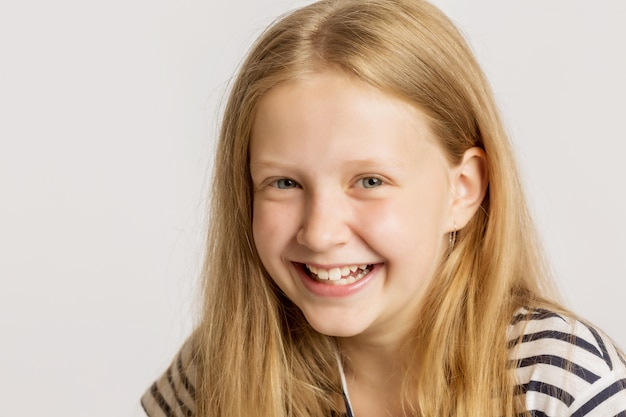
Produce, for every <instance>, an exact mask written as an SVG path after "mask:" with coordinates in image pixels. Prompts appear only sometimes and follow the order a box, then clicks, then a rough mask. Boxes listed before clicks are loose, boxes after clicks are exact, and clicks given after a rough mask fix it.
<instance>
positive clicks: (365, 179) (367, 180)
mask: <svg viewBox="0 0 626 417" xmlns="http://www.w3.org/2000/svg"><path fill="white" fill-rule="evenodd" d="M372 181H374V182H375V184H371V182H372ZM359 183H360V184H362V187H363V188H368V189H370V188H377V187H380V186H381V185H383V184H384V183H385V181H383V180H382V179H380V178H378V177H362V178H359V180H358V181H357V184H359ZM368 183H369V184H368ZM366 184H367V185H366Z"/></svg>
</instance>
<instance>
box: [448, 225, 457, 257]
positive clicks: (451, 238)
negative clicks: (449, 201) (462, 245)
mask: <svg viewBox="0 0 626 417" xmlns="http://www.w3.org/2000/svg"><path fill="white" fill-rule="evenodd" d="M455 243H456V222H454V230H453V231H451V232H450V236H448V245H449V247H450V252H452V250H453V249H454V244H455Z"/></svg>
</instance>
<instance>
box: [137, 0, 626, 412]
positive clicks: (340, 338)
mask: <svg viewBox="0 0 626 417" xmlns="http://www.w3.org/2000/svg"><path fill="white" fill-rule="evenodd" d="M206 259H207V260H206V267H205V270H204V277H205V281H204V282H205V304H204V316H203V319H202V321H201V322H200V324H199V326H198V328H197V329H196V331H195V332H194V334H193V335H192V336H191V338H190V339H189V340H188V342H187V343H186V344H185V345H184V346H183V348H182V350H181V351H180V353H179V354H178V356H177V357H176V359H175V361H174V363H173V364H172V366H171V367H170V369H168V370H167V372H166V373H165V375H164V376H163V377H162V378H161V379H159V380H158V381H157V382H155V383H154V384H153V385H152V387H151V388H150V390H149V391H148V392H146V394H145V395H144V396H143V398H142V404H143V406H144V409H145V410H146V412H147V414H148V415H150V416H151V417H156V416H208V417H212V416H276V417H277V416H329V415H347V416H353V415H354V416H358V417H367V416H418V415H419V416H453V415H454V416H482V415H494V416H517V415H520V414H522V415H535V416H565V415H567V416H570V415H572V416H574V415H576V416H583V415H590V416H616V415H620V416H624V415H626V364H625V362H624V358H623V356H622V355H621V354H620V352H619V351H618V350H617V349H616V348H615V347H614V346H613V344H612V343H611V341H610V340H609V339H608V338H607V337H606V336H604V335H603V334H602V333H600V332H599V331H598V330H596V329H594V328H593V327H591V326H589V325H588V324H585V323H584V322H582V321H580V320H577V319H576V318H575V317H574V315H573V314H572V313H569V312H568V311H566V310H564V309H563V308H562V307H560V306H559V305H558V304H557V303H556V302H555V301H554V296H553V292H552V290H551V288H550V282H549V280H548V274H547V272H546V268H545V265H544V261H543V259H542V256H541V253H540V251H539V250H538V244H537V242H536V238H535V234H534V230H533V226H532V223H531V221H530V219H529V216H528V211H527V209H526V205H525V202H524V198H523V195H522V190H521V187H520V184H519V179H518V174H517V171H516V169H515V163H514V161H513V158H512V152H511V149H510V145H509V143H508V141H507V138H506V135H505V133H504V130H503V128H502V124H501V122H500V120H499V116H498V114H497V111H496V107H495V105H494V101H493V98H492V95H491V92H490V91H489V87H488V84H487V82H486V80H485V77H484V75H483V73H482V72H481V70H480V68H479V66H478V64H477V63H476V60H475V59H474V57H473V56H472V54H471V53H470V51H469V48H468V46H467V45H466V43H465V42H464V40H463V39H462V37H461V36H460V35H459V33H458V32H457V30H456V29H455V27H454V26H453V25H452V23H451V22H450V21H449V20H448V19H447V18H446V17H445V16H444V15H443V14H442V13H441V12H440V11H439V10H437V9H436V8H435V7H433V6H432V5H430V4H428V3H426V2H424V1H420V0H343V1H338V0H323V1H320V2H318V3H315V4H313V5H310V6H307V7H304V8H302V9H300V10H298V11H295V12H293V13H292V14H290V15H288V16H286V17H284V18H283V19H282V20H280V21H278V22H277V23H275V24H274V25H273V26H271V27H270V28H269V29H268V30H267V31H266V32H265V33H264V34H263V35H262V36H261V38H260V39H259V40H258V42H257V43H256V45H255V46H254V47H253V49H252V51H251V53H250V55H249V56H248V58H247V60H246V61H245V62H244V64H243V66H242V68H241V71H240V74H239V76H238V78H237V80H236V81H235V83H234V85H233V88H232V92H231V96H230V99H229V101H228V104H227V108H226V111H225V115H224V121H223V125H222V131H221V137H220V142H219V146H218V150H217V156H216V172H215V177H214V183H213V200H212V211H211V229H210V235H209V239H208V251H207V257H206Z"/></svg>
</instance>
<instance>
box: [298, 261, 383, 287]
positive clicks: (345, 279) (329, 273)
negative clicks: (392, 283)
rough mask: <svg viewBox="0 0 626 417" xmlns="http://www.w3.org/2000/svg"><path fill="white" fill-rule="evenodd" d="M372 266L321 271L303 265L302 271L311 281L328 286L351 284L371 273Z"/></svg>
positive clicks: (351, 266)
mask: <svg viewBox="0 0 626 417" xmlns="http://www.w3.org/2000/svg"><path fill="white" fill-rule="evenodd" d="M372 269H374V265H373V264H369V265H346V266H343V267H341V268H331V269H323V268H318V267H315V266H313V265H308V264H304V271H305V272H306V274H307V275H308V276H309V277H311V279H313V280H315V281H317V282H322V283H324V284H330V285H348V284H353V283H355V282H357V281H358V280H360V279H361V278H363V277H364V276H366V275H367V274H369V273H370V272H372Z"/></svg>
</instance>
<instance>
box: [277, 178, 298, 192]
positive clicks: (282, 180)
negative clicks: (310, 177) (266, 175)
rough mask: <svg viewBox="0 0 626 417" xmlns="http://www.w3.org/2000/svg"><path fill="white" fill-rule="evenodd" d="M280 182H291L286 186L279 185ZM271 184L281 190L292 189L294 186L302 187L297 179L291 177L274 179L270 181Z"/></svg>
mask: <svg viewBox="0 0 626 417" xmlns="http://www.w3.org/2000/svg"><path fill="white" fill-rule="evenodd" d="M280 183H289V185H288V186H286V187H281V186H280V185H279V184H280ZM270 186H272V187H275V188H278V189H280V190H290V189H292V188H300V184H298V183H297V182H296V181H294V180H292V179H291V178H280V179H277V180H276V181H272V182H271V183H270Z"/></svg>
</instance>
